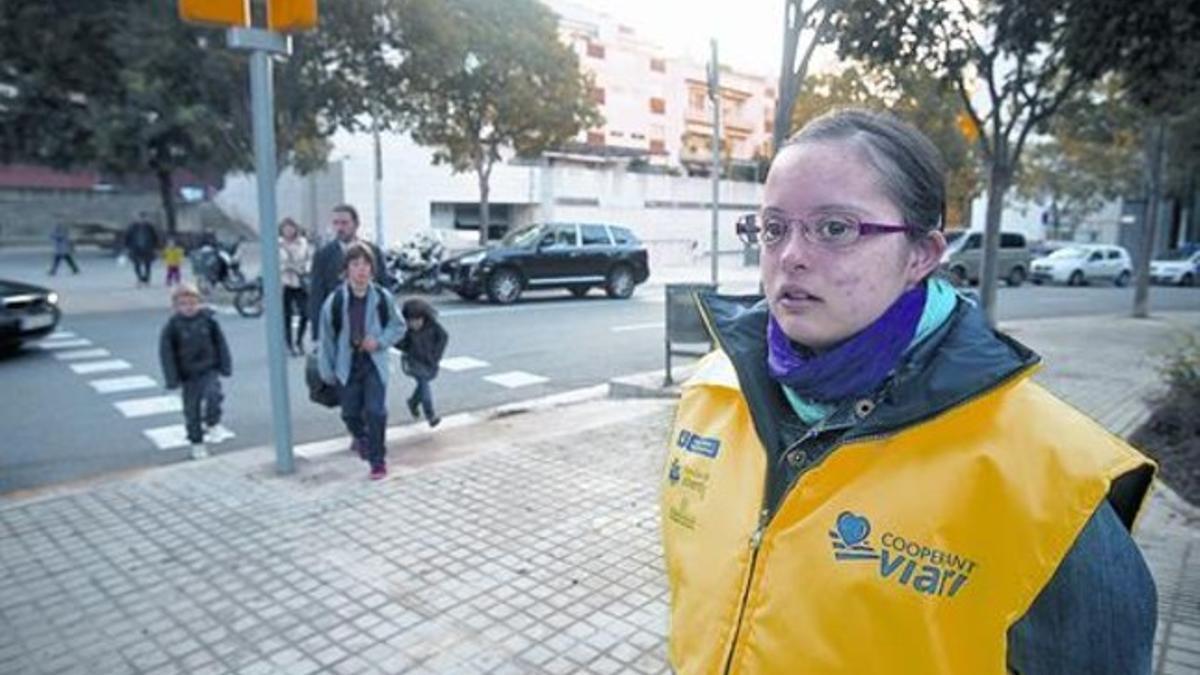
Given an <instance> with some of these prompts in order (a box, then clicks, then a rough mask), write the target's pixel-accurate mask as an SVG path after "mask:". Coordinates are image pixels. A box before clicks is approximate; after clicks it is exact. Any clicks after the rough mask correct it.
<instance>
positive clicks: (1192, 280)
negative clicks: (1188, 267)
mask: <svg viewBox="0 0 1200 675" xmlns="http://www.w3.org/2000/svg"><path fill="white" fill-rule="evenodd" d="M1179 285H1180V286H1195V285H1196V277H1195V275H1193V274H1192V273H1191V272H1188V273H1186V274H1184V275H1183V276H1182V277H1180V278H1179Z"/></svg>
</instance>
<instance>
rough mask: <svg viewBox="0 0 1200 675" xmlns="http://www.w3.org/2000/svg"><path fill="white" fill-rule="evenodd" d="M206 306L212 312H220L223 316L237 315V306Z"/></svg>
mask: <svg viewBox="0 0 1200 675" xmlns="http://www.w3.org/2000/svg"><path fill="white" fill-rule="evenodd" d="M208 308H209V309H211V310H212V311H213V312H214V313H216V314H222V315H224V316H237V315H238V311H237V308H236V307H234V306H233V305H209V306H208Z"/></svg>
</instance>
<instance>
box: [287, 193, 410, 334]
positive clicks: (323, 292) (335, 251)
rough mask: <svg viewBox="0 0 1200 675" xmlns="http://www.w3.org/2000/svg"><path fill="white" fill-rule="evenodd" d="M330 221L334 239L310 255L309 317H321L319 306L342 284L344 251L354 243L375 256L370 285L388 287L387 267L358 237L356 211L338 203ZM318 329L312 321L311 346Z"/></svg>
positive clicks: (367, 243) (377, 250)
mask: <svg viewBox="0 0 1200 675" xmlns="http://www.w3.org/2000/svg"><path fill="white" fill-rule="evenodd" d="M332 220H333V230H334V233H335V234H336V235H337V236H336V238H335V239H334V240H333V241H331V242H329V243H327V244H325V245H324V246H322V247H321V248H319V249H317V253H316V255H314V256H313V261H312V273H311V274H310V275H309V290H308V315H309V316H311V317H319V316H321V305H323V304H324V303H325V298H326V297H328V296H329V294H330V292H332V291H333V289H335V288H337V287H338V285H339V284H340V283H342V271H343V269H344V264H343V261H344V258H345V255H346V248H347V247H349V246H350V245H351V244H353V243H354V242H356V241H357V242H361V243H362V244H363V245H365V246H366V247H367V248H369V249H370V250H371V254H372V255H373V256H374V257H375V261H376V262H375V278H374V282H375V283H376V284H378V285H379V286H381V287H383V288H385V289H387V288H391V284H390V283H389V279H388V273H387V266H386V265H384V263H383V254H382V253H381V252H380V250H379V248H378V247H376V246H375V245H374V244H372V243H371V242H369V241H365V240H362V239H359V238H358V211H357V210H355V208H354V207H353V206H351V205H349V204H338V205H337V206H335V207H333V217H332ZM320 326H321V322H320V321H315V320H314V321H313V323H312V338H313V344H314V345H316V344H318V339H319V338H320Z"/></svg>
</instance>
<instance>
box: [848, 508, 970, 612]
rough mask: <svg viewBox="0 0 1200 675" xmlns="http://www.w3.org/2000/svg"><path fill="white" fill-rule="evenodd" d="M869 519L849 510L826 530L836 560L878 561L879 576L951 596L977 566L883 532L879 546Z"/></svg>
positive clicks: (920, 589)
mask: <svg viewBox="0 0 1200 675" xmlns="http://www.w3.org/2000/svg"><path fill="white" fill-rule="evenodd" d="M870 534H871V521H870V520H868V519H867V518H866V517H865V516H860V515H858V514H856V513H853V512H851V511H843V512H841V513H840V514H838V517H837V520H836V521H835V522H834V527H833V529H832V530H830V531H829V539H830V543H831V545H832V547H833V558H834V560H837V561H839V562H846V561H866V560H878V561H879V576H880V577H881V578H883V579H887V580H889V581H892V582H895V583H897V584H900V585H901V586H907V587H908V588H911V589H912V590H914V591H916V592H917V593H923V594H926V595H937V596H943V597H948V598H953V597H954V596H955V595H956V594H958V593H959V592H960V591H961V590H962V588H963V586H965V585H966V584H967V582H968V581H969V580H970V578H971V574H973V573H974V572H975V569H976V568H977V567H978V565H977V564H976V562H975V561H973V560H971V559H969V558H966V557H965V556H961V555H958V554H956V553H950V552H949V551H942V550H939V549H936V548H932V547H929V546H926V545H924V544H921V543H919V542H916V541H913V540H911V539H906V538H904V537H902V536H900V535H898V534H896V533H894V532H890V531H889V532H884V533H883V536H881V537H880V538H879V543H880V547H879V548H878V549H876V548H875V547H874V546H872V545H871V541H870V539H869V536H870Z"/></svg>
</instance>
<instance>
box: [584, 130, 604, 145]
mask: <svg viewBox="0 0 1200 675" xmlns="http://www.w3.org/2000/svg"><path fill="white" fill-rule="evenodd" d="M587 144H588V145H604V132H603V131H589V132H588V135H587Z"/></svg>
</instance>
